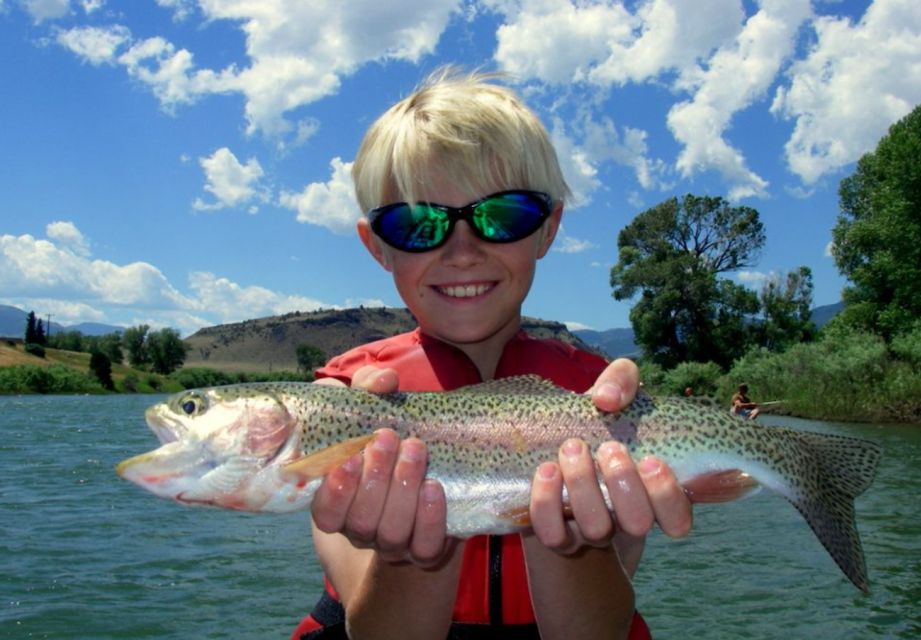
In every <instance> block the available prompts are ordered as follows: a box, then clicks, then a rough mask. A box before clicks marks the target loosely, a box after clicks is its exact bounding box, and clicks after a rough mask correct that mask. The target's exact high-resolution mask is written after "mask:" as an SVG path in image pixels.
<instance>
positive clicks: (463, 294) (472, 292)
mask: <svg viewBox="0 0 921 640" xmlns="http://www.w3.org/2000/svg"><path fill="white" fill-rule="evenodd" d="M489 288H490V287H489V285H485V284H468V285H457V286H452V287H439V290H440V291H441V292H442V293H443V294H445V295H446V296H450V297H451V298H472V297H474V296H481V295H483V294H484V293H486V292H487V291H488V290H489Z"/></svg>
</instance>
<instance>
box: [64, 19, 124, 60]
mask: <svg viewBox="0 0 921 640" xmlns="http://www.w3.org/2000/svg"><path fill="white" fill-rule="evenodd" d="M55 39H56V40H57V43H58V44H60V45H61V46H63V47H65V48H67V49H70V50H71V51H72V52H73V53H75V54H77V56H78V57H80V58H82V59H83V60H84V61H86V62H89V63H90V64H92V65H94V66H99V65H100V64H103V63H105V64H115V61H116V60H115V58H116V53H117V52H118V50H119V48H121V46H122V45H124V44H125V43H127V42H129V41H130V40H131V32H130V31H129V30H128V29H127V28H126V27H123V26H121V25H113V26H111V27H76V28H73V29H69V30H66V31H65V30H58V31H57V33H56V36H55Z"/></svg>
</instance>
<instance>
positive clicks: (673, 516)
mask: <svg viewBox="0 0 921 640" xmlns="http://www.w3.org/2000/svg"><path fill="white" fill-rule="evenodd" d="M637 470H638V471H639V473H640V478H642V480H643V485H644V486H645V487H646V494H647V495H648V496H649V503H650V504H651V505H652V509H653V511H654V512H655V514H656V522H658V523H659V528H660V529H662V531H663V532H664V533H665V534H666V535H668V536H670V537H672V538H683V537H684V536H686V535H688V534H689V533H690V532H691V525H692V524H693V520H694V518H693V512H692V510H691V502H690V500H688V497H687V495H685V493H684V490H683V489H682V488H681V485H680V484H678V480H677V479H676V478H675V474H674V473H672V470H671V469H670V468H669V467H668V465H666V464H665V463H664V462H662V461H661V460H659V459H658V458H652V457H649V458H644V459H643V460H641V461H640V462H639V464H638V465H637Z"/></svg>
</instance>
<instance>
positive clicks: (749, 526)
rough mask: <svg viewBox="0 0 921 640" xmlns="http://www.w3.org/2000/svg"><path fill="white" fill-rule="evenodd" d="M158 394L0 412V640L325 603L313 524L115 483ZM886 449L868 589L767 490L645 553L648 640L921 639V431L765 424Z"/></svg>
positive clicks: (34, 404)
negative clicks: (188, 504) (185, 503)
mask: <svg viewBox="0 0 921 640" xmlns="http://www.w3.org/2000/svg"><path fill="white" fill-rule="evenodd" d="M156 400H157V398H156V397H151V396H111V397H43V396H32V397H22V398H19V397H0V638H55V639H57V638H80V639H83V638H86V639H97V638H98V639H100V640H102V639H108V638H125V639H128V638H158V639H159V638H163V639H176V640H180V639H182V640H184V639H186V638H233V639H234V640H250V639H252V640H256V639H263V638H287V637H288V636H289V635H290V632H291V629H292V628H293V626H294V624H295V623H296V622H297V621H298V620H299V619H300V617H301V616H302V615H304V613H305V612H306V611H307V610H309V607H310V605H311V604H312V603H313V602H314V601H315V600H316V598H317V596H318V595H319V593H320V590H321V588H322V585H321V576H320V573H319V568H318V565H317V563H316V562H315V561H314V559H313V558H312V555H311V553H310V540H309V533H308V529H309V527H308V517H307V514H305V513H302V514H294V515H287V516H271V515H249V514H241V513H233V512H227V511H222V510H217V509H192V508H184V507H181V506H179V505H176V504H173V503H171V502H168V501H165V500H159V499H156V498H154V497H153V496H150V495H149V494H146V493H144V492H142V491H141V490H140V489H138V488H137V487H134V486H133V485H130V484H129V483H127V482H124V481H122V480H120V479H119V478H118V477H117V476H116V475H115V473H114V470H113V468H114V466H115V464H116V463H117V462H119V461H120V460H122V459H124V458H126V457H128V456H130V455H134V454H137V453H139V452H142V451H146V450H148V449H150V448H152V447H153V445H154V444H155V440H154V438H153V436H152V434H150V432H149V431H148V430H147V428H146V427H145V425H144V421H143V410H144V408H145V407H146V406H148V405H149V404H151V403H153V402H154V401H156ZM764 420H765V422H768V423H770V424H780V423H783V424H785V425H787V426H794V427H796V428H808V429H813V430H822V431H827V432H830V433H839V434H845V435H853V436H858V437H863V438H870V439H873V440H877V441H879V442H880V443H881V444H882V445H883V446H884V448H885V450H886V455H885V457H884V459H883V463H882V466H881V468H880V473H879V476H878V477H877V480H876V482H875V483H874V485H873V486H872V487H871V489H870V491H869V492H868V493H867V494H866V495H865V496H864V497H863V498H861V499H860V500H859V501H858V506H857V512H858V524H859V526H860V530H861V533H862V537H863V539H864V547H865V550H866V554H867V563H868V565H869V570H870V579H871V589H872V592H871V594H870V595H869V596H864V595H862V594H861V593H860V592H858V591H857V590H856V589H854V588H853V587H852V586H851V585H850V583H849V582H848V581H847V580H846V579H845V578H844V577H843V576H842V574H841V573H840V571H839V570H838V568H837V567H836V566H835V564H834V563H833V561H832V560H831V559H830V558H829V557H828V555H827V554H826V553H825V551H824V549H822V547H821V545H820V544H819V543H818V541H817V540H816V539H815V537H814V536H813V535H812V532H811V531H810V530H809V527H808V526H807V525H806V523H805V522H804V521H803V520H802V519H801V518H800V516H799V514H798V513H797V512H796V510H795V509H793V507H792V506H790V505H789V504H787V503H786V502H785V501H784V500H783V499H782V498H779V497H778V496H776V495H772V494H770V493H768V492H766V491H765V492H761V493H760V494H758V495H757V496H755V497H753V498H750V499H748V500H744V501H741V502H737V503H733V504H728V505H712V506H702V507H698V508H697V510H696V511H695V527H694V532H693V534H692V535H691V536H690V537H689V538H688V539H686V540H682V541H673V540H669V539H667V538H665V537H664V536H662V535H657V534H653V535H652V536H651V538H650V542H649V546H648V550H647V554H646V558H645V559H644V561H643V565H642V567H641V570H640V574H639V575H638V576H637V580H636V590H637V602H638V606H639V608H640V609H641V610H642V611H643V613H644V615H645V616H646V618H647V620H648V621H649V623H650V625H651V627H652V629H653V632H654V635H655V637H656V638H657V639H668V638H759V639H778V640H781V639H782V640H790V639H794V638H919V637H921V609H919V606H918V604H917V603H918V602H919V601H921V510H919V508H918V507H917V506H916V504H917V495H918V494H919V493H921V469H919V466H921V465H919V461H921V429H918V428H912V427H898V426H887V427H881V426H858V425H848V424H831V423H818V422H806V421H797V420H792V419H781V418H772V417H766V418H764Z"/></svg>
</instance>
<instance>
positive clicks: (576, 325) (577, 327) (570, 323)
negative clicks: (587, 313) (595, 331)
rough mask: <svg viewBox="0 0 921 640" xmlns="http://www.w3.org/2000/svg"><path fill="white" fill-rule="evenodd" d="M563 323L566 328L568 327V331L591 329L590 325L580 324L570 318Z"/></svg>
mask: <svg viewBox="0 0 921 640" xmlns="http://www.w3.org/2000/svg"><path fill="white" fill-rule="evenodd" d="M563 324H565V325H566V328H567V329H569V330H570V331H586V330H588V331H591V330H592V327H590V326H589V325H587V324H582V323H581V322H574V321H572V320H570V321H568V322H564V323H563Z"/></svg>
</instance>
